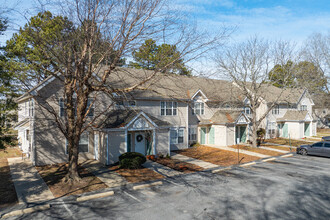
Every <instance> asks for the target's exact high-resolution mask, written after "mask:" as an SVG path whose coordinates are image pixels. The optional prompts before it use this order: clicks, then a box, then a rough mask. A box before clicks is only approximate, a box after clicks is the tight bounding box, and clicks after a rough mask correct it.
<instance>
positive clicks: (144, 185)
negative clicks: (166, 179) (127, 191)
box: [133, 181, 163, 190]
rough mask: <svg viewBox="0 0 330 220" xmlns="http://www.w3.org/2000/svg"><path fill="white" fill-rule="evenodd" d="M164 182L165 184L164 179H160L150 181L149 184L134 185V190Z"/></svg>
mask: <svg viewBox="0 0 330 220" xmlns="http://www.w3.org/2000/svg"><path fill="white" fill-rule="evenodd" d="M162 184H163V182H162V181H158V182H153V183H149V184H142V185H137V186H133V190H137V189H143V188H146V187H151V186H157V185H162Z"/></svg>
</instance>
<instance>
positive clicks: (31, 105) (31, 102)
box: [29, 99, 34, 117]
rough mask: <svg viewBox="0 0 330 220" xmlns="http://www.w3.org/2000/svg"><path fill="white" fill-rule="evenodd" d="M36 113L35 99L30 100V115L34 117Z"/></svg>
mask: <svg viewBox="0 0 330 220" xmlns="http://www.w3.org/2000/svg"><path fill="white" fill-rule="evenodd" d="M33 115H34V99H30V100H29V116H31V117H33Z"/></svg>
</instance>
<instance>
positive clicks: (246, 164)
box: [239, 162, 257, 167]
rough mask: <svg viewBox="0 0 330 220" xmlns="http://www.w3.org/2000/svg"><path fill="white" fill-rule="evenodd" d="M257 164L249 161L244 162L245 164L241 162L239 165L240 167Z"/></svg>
mask: <svg viewBox="0 0 330 220" xmlns="http://www.w3.org/2000/svg"><path fill="white" fill-rule="evenodd" d="M255 164H257V163H256V162H250V163H245V164H242V165H239V166H240V167H246V166H251V165H255Z"/></svg>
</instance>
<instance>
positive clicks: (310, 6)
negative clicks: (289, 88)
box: [0, 0, 330, 44]
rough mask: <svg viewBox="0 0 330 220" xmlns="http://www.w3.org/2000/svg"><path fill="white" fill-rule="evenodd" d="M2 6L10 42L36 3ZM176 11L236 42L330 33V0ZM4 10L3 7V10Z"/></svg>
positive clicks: (180, 1) (192, 4) (201, 4)
mask: <svg viewBox="0 0 330 220" xmlns="http://www.w3.org/2000/svg"><path fill="white" fill-rule="evenodd" d="M0 3H1V5H3V6H9V7H10V6H14V8H15V10H16V12H11V13H10V19H11V27H10V28H9V31H8V32H7V33H5V35H4V36H1V39H0V43H1V44H3V42H5V40H7V39H9V38H10V37H11V35H12V33H13V32H15V31H17V29H18V27H19V26H22V25H24V24H25V23H26V19H25V18H24V17H23V15H25V16H27V17H29V15H28V14H27V13H26V10H27V9H31V8H33V7H34V6H36V4H37V3H36V1H34V0H17V1H14V0H0ZM172 4H173V6H174V7H175V8H177V9H179V10H182V11H184V12H185V13H187V14H189V15H191V16H192V17H193V18H194V19H195V21H196V22H197V24H198V25H199V26H200V27H203V28H205V29H206V30H209V31H212V30H215V29H217V28H218V27H220V26H221V25H227V26H232V27H236V31H235V32H234V33H233V35H232V37H233V39H234V40H235V41H236V40H237V41H241V40H244V39H246V38H248V37H250V36H253V35H258V36H261V37H264V38H267V39H283V40H290V41H294V42H297V43H298V44H301V43H303V41H304V40H305V39H306V38H307V37H308V36H309V35H311V34H312V33H314V32H321V33H328V32H329V31H330V2H329V0H288V1H284V0H238V1H233V0H173V1H172ZM0 7H1V6H0Z"/></svg>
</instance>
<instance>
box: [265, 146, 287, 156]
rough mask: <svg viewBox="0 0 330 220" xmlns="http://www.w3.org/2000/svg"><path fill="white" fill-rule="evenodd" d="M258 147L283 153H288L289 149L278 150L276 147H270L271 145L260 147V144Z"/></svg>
mask: <svg viewBox="0 0 330 220" xmlns="http://www.w3.org/2000/svg"><path fill="white" fill-rule="evenodd" d="M259 148H261V149H265V150H272V151H276V152H279V153H284V154H286V153H290V149H288V150H280V149H276V148H272V147H262V146H260V147H259Z"/></svg>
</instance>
